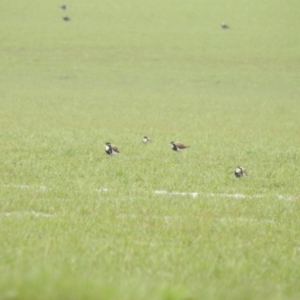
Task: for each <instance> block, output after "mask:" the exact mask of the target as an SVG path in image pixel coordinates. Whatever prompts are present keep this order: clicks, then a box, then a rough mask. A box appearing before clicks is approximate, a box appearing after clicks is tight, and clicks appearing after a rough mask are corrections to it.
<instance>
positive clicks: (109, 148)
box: [105, 143, 119, 155]
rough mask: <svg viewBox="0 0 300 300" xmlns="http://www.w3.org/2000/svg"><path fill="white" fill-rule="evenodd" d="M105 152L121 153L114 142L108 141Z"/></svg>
mask: <svg viewBox="0 0 300 300" xmlns="http://www.w3.org/2000/svg"><path fill="white" fill-rule="evenodd" d="M105 152H106V153H107V154H108V155H115V154H118V153H119V149H118V148H117V147H116V146H115V145H113V144H112V143H106V144H105Z"/></svg>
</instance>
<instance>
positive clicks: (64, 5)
mask: <svg viewBox="0 0 300 300" xmlns="http://www.w3.org/2000/svg"><path fill="white" fill-rule="evenodd" d="M59 7H60V8H61V9H67V8H68V5H67V4H61V5H60V6H59Z"/></svg>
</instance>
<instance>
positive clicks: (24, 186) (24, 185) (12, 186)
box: [2, 184, 51, 192]
mask: <svg viewBox="0 0 300 300" xmlns="http://www.w3.org/2000/svg"><path fill="white" fill-rule="evenodd" d="M2 186H3V187H6V188H14V189H22V190H29V189H36V190H41V191H44V192H45V191H47V190H51V189H50V188H47V187H46V186H44V185H41V186H37V187H36V186H30V185H27V184H3V185H2Z"/></svg>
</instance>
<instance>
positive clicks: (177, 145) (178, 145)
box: [170, 142, 190, 151]
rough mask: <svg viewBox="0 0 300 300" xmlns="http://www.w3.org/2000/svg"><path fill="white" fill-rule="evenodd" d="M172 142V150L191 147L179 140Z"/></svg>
mask: <svg viewBox="0 0 300 300" xmlns="http://www.w3.org/2000/svg"><path fill="white" fill-rule="evenodd" d="M170 144H171V148H172V150H174V151H182V150H184V149H186V148H189V147H190V146H186V145H184V144H182V143H179V142H170Z"/></svg>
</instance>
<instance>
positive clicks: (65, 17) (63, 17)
mask: <svg viewBox="0 0 300 300" xmlns="http://www.w3.org/2000/svg"><path fill="white" fill-rule="evenodd" d="M62 19H63V20H64V21H71V18H70V17H68V16H62Z"/></svg>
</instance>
